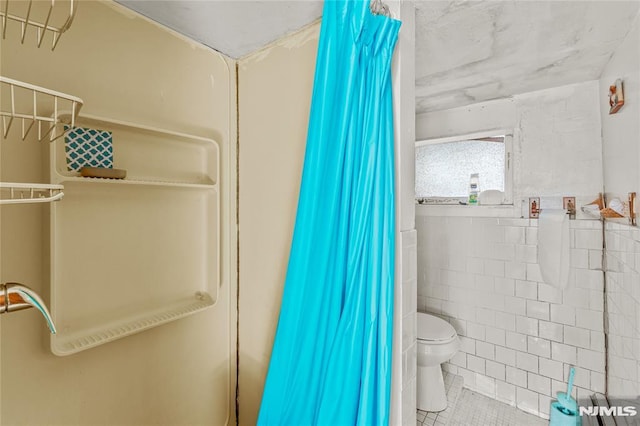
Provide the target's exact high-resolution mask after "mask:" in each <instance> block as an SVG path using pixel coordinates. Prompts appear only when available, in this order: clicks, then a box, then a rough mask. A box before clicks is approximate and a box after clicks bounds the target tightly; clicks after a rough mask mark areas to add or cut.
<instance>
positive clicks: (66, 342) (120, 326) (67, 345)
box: [51, 293, 215, 356]
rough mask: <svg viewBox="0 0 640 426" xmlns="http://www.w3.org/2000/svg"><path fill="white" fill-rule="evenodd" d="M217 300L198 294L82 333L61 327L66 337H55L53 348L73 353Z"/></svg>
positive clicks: (157, 323) (205, 306)
mask: <svg viewBox="0 0 640 426" xmlns="http://www.w3.org/2000/svg"><path fill="white" fill-rule="evenodd" d="M214 303H215V301H214V300H213V299H212V298H211V296H210V295H208V294H206V293H197V294H196V295H195V296H194V297H193V298H190V299H185V300H180V301H176V302H175V303H171V304H169V303H168V304H167V305H165V306H163V307H162V308H159V309H155V310H154V309H148V310H146V311H144V312H142V313H139V314H137V315H135V314H133V315H130V316H128V317H124V318H121V319H119V320H114V321H111V322H109V323H108V324H107V325H106V326H97V327H93V328H83V329H81V330H79V331H78V332H74V331H73V330H69V329H66V330H60V331H61V332H62V333H63V335H64V337H62V338H59V339H55V340H52V346H51V350H52V352H53V353H54V354H56V355H58V356H66V355H72V354H74V353H77V352H80V351H83V350H86V349H90V348H93V347H95V346H99V345H103V344H105V343H109V342H112V341H114V340H117V339H120V338H122V337H126V336H130V335H132V334H136V333H140V332H142V331H145V330H148V329H150V328H153V327H157V326H159V325H162V324H166V323H168V322H171V321H175V320H177V319H180V318H184V317H186V316H189V315H192V314H195V313H196V312H200V311H203V310H205V309H207V308H209V307H211V306H213V305H214Z"/></svg>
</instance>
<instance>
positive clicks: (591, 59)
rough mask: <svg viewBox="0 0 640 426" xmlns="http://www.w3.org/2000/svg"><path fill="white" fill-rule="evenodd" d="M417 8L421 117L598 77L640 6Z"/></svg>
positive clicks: (453, 4) (451, 4)
mask: <svg viewBox="0 0 640 426" xmlns="http://www.w3.org/2000/svg"><path fill="white" fill-rule="evenodd" d="M416 5H417V12H416V111H417V112H418V113H420V112H426V111H433V110H441V109H446V108H451V107H456V106H463V105H468V104H472V103H476V102H480V101H484V100H489V99H496V98H503V97H507V96H510V95H515V94H519V93H525V92H530V91H533V90H540V89H545V88H550V87H557V86H561V85H564V84H569V83H575V82H581V81H587V80H594V79H597V78H599V76H600V74H601V72H602V70H603V69H604V66H605V65H606V63H607V62H608V60H609V58H610V57H611V54H612V53H613V51H614V50H615V48H616V47H617V46H618V45H619V44H620V43H621V41H622V39H623V38H624V37H625V36H626V34H627V33H628V32H629V29H630V27H631V24H632V23H633V20H634V18H635V17H636V15H637V14H638V10H639V6H640V2H638V1H637V0H636V1H623V2H615V1H490V2H489V1H481V2H478V1H472V2H463V1H428V2H426V1H423V2H417V3H416ZM638 48H640V40H639V41H638Z"/></svg>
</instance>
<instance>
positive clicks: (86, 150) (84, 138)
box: [64, 127, 113, 172]
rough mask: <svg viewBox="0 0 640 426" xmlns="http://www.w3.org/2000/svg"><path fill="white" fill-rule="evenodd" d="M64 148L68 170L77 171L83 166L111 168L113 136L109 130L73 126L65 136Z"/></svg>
mask: <svg viewBox="0 0 640 426" xmlns="http://www.w3.org/2000/svg"><path fill="white" fill-rule="evenodd" d="M65 130H66V129H65ZM64 149H65V154H66V158H67V169H68V170H70V171H74V172H77V171H79V170H80V169H81V168H82V167H84V166H91V167H104V168H108V169H111V168H113V138H112V134H111V132H109V131H106V130H96V129H89V128H85V127H74V128H73V129H72V130H71V131H70V132H69V133H67V136H66V137H65V146H64Z"/></svg>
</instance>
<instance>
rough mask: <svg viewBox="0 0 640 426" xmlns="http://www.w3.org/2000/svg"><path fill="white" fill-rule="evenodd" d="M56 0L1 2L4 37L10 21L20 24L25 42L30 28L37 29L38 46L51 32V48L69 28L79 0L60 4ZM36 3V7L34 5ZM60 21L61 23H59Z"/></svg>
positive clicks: (54, 46) (21, 38)
mask: <svg viewBox="0 0 640 426" xmlns="http://www.w3.org/2000/svg"><path fill="white" fill-rule="evenodd" d="M60 3H61V2H60V1H58V2H56V0H44V1H43V0H37V1H35V2H34V1H33V0H29V1H24V0H19V1H14V0H12V1H10V0H2V1H1V3H0V25H2V38H6V36H7V27H8V25H7V24H8V21H15V22H17V23H19V24H20V42H21V43H24V40H25V37H26V35H27V32H28V30H29V29H30V28H33V29H35V32H36V42H37V45H38V47H40V46H41V45H42V41H43V40H44V38H45V35H46V34H51V35H52V37H51V50H54V49H55V48H56V46H57V45H58V42H59V41H60V36H61V35H62V33H64V32H65V31H66V30H68V29H69V27H70V26H71V23H72V22H73V18H74V16H75V14H76V9H77V0H66V1H65V3H66V5H65V4H62V5H60ZM34 5H35V7H34ZM57 23H59V24H57Z"/></svg>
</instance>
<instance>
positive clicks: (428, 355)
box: [417, 312, 460, 411]
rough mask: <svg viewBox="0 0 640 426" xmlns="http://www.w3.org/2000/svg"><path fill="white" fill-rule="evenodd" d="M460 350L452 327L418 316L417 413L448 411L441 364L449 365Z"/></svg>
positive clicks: (446, 323)
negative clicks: (419, 411) (421, 411)
mask: <svg viewBox="0 0 640 426" xmlns="http://www.w3.org/2000/svg"><path fill="white" fill-rule="evenodd" d="M459 349H460V340H459V339H458V334H457V333H456V330H455V329H454V328H453V327H452V326H451V324H449V323H448V322H446V321H445V320H443V319H441V318H438V317H435V316H433V315H429V314H424V313H421V312H418V359H417V361H418V377H417V381H418V394H417V403H418V409H420V410H423V411H442V410H444V409H445V408H447V394H446V391H445V388H444V380H443V377H442V367H441V364H442V363H443V362H447V361H449V360H450V359H451V358H452V357H453V356H454V355H455V354H456V352H458V350H459Z"/></svg>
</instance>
